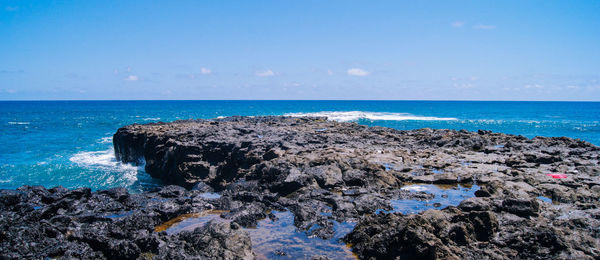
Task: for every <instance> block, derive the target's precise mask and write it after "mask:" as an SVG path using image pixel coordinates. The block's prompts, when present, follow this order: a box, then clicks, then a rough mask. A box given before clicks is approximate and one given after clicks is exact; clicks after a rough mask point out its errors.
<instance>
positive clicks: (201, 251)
mask: <svg viewBox="0 0 600 260" xmlns="http://www.w3.org/2000/svg"><path fill="white" fill-rule="evenodd" d="M113 143H114V147H115V153H116V156H117V158H118V159H119V160H121V161H123V162H127V163H136V164H142V163H145V170H146V171H147V172H148V173H149V174H151V175H152V176H154V177H156V178H160V179H162V180H163V181H164V182H166V183H170V184H176V185H179V186H167V187H164V188H162V189H161V190H158V191H155V192H147V193H143V194H129V193H127V192H126V191H125V190H124V189H113V190H108V191H98V192H90V190H89V189H78V190H66V189H62V188H55V189H50V190H46V189H44V188H41V187H22V188H20V189H18V190H3V191H1V192H0V207H2V213H1V214H2V216H1V219H0V221H1V222H0V225H1V227H2V233H1V234H0V243H1V247H2V250H1V252H2V254H3V255H2V256H0V257H3V258H22V257H25V258H32V257H33V258H38V257H45V256H49V257H64V258H123V259H136V258H137V259H147V258H153V259H172V258H175V259H177V258H180V259H184V258H185V259H188V258H214V259H217V258H218V259H221V258H227V259H240V258H255V257H258V258H265V257H266V258H271V257H272V258H275V257H277V258H281V257H289V258H298V257H303V258H311V257H313V258H315V259H319V258H321V259H326V258H327V257H329V258H338V259H339V258H352V257H354V256H352V255H351V254H345V251H344V250H347V248H346V247H345V246H344V243H348V244H349V245H351V247H352V250H353V251H354V253H355V254H356V256H358V257H359V258H365V259H368V258H378V259H379V258H381V259H387V258H429V259H436V258H467V259H469V258H471V259H472V258H506V259H509V258H510V259H513V258H549V257H554V258H598V257H599V255H600V252H599V250H598V248H600V240H599V237H600V210H599V209H598V205H599V200H600V182H599V175H600V168H599V166H598V165H599V159H600V149H599V148H598V147H595V146H593V145H591V144H589V143H586V142H583V141H579V140H573V139H570V138H534V139H527V138H525V137H521V136H514V135H506V134H500V133H491V132H489V131H479V132H468V131H454V130H432V129H419V130H411V131H398V130H394V129H388V128H381V127H366V126H361V125H358V124H354V123H338V122H332V121H327V120H325V119H324V118H291V117H252V118H250V117H230V118H223V119H215V120H190V121H176V122H172V123H155V124H146V125H130V126H126V127H124V128H121V129H119V130H118V131H117V133H116V134H115V135H114V137H113ZM553 174H555V175H553ZM556 174H561V175H560V176H558V175H556ZM563 175H564V176H563ZM556 177H558V178H556ZM563 177H566V178H563ZM433 185H435V187H438V188H435V189H433V188H432V187H433ZM182 187H185V188H187V189H185V188H182ZM207 192H216V193H218V194H219V195H218V196H214V195H210V194H214V193H210V194H209V195H207ZM426 209H429V210H427V211H424V210H426ZM423 211H424V212H423ZM216 215H218V217H215V216H216ZM282 218H283V220H282ZM277 225H293V230H294V231H293V232H298V233H299V235H298V234H296V235H294V236H291V238H289V237H285V236H279V237H278V236H275V235H274V237H275V238H276V239H278V240H277V241H281V240H286V241H287V240H290V241H291V242H289V243H288V244H285V243H283V244H278V245H277V247H275V246H273V247H269V246H268V245H269V243H272V241H274V240H269V239H272V238H265V237H260V236H258V237H257V235H261V234H262V233H265V232H262V229H263V228H271V230H276V229H280V230H284V231H285V232H292V231H290V229H289V228H278V227H280V226H277ZM285 227H287V226H285ZM265 230H268V229H265ZM282 232H283V231H282ZM267 233H268V232H267ZM303 239H304V240H306V239H318V241H332V242H331V244H326V245H319V248H320V249H323V247H325V248H324V249H323V250H322V251H319V250H316V249H315V248H310V249H311V250H312V249H315V250H312V251H311V250H306V251H308V252H310V254H309V255H307V254H306V253H305V252H301V249H298V250H300V251H295V250H296V249H293V248H294V247H293V246H290V245H294V244H295V245H300V244H302V243H301V242H302V240H303ZM340 239H341V240H340ZM294 241H295V242H294ZM315 241H316V240H315ZM306 244H307V245H308V244H311V243H306ZM312 244H315V243H312ZM264 245H267V246H264ZM327 246H331V248H332V249H331V252H333V253H331V252H330V253H329V254H328V252H327ZM333 248H337V249H336V250H339V251H335V250H333Z"/></svg>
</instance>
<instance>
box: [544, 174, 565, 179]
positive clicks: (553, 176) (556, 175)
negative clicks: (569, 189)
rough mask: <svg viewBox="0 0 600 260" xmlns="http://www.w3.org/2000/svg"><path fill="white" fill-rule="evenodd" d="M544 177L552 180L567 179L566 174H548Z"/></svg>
mask: <svg viewBox="0 0 600 260" xmlns="http://www.w3.org/2000/svg"><path fill="white" fill-rule="evenodd" d="M546 176H550V177H552V178H554V179H566V178H567V175H566V174H560V173H548V174H546Z"/></svg>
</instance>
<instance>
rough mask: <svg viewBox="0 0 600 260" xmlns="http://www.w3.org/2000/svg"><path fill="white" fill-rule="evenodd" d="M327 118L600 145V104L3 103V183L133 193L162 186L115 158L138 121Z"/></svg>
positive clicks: (0, 163)
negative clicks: (117, 143)
mask: <svg viewBox="0 0 600 260" xmlns="http://www.w3.org/2000/svg"><path fill="white" fill-rule="evenodd" d="M286 114H287V115H294V116H302V115H324V116H329V117H330V119H334V120H338V121H354V122H358V123H360V124H365V125H370V126H373V125H377V126H386V127H392V128H397V129H415V128H423V127H430V128H451V129H467V130H478V129H486V130H492V131H495V132H503V133H510V134H520V135H524V136H526V137H534V136H568V137H573V138H580V139H583V140H585V141H588V142H591V143H593V144H596V145H599V144H600V103H599V102H467V101H6V102H0V133H1V135H0V145H1V146H2V149H0V188H16V187H19V186H21V185H25V184H28V185H44V186H47V187H53V186H56V185H63V186H65V187H68V188H75V187H81V186H89V187H92V188H93V189H101V188H109V187H116V186H125V187H128V188H129V189H130V190H131V191H142V190H147V189H152V188H153V187H156V186H158V185H161V183H160V182H159V181H157V180H154V179H152V178H150V177H149V176H148V175H147V174H145V173H144V172H143V170H141V169H139V168H137V167H134V166H131V165H122V164H119V163H117V162H116V161H115V159H114V155H113V151H112V140H111V136H112V134H113V133H114V132H115V131H116V130H117V129H118V128H119V127H121V126H124V125H127V124H132V123H148V122H157V121H165V122H166V121H172V120H177V119H188V118H215V117H219V116H231V115H286Z"/></svg>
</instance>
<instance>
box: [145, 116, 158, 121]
mask: <svg viewBox="0 0 600 260" xmlns="http://www.w3.org/2000/svg"><path fill="white" fill-rule="evenodd" d="M158 120H160V117H147V118H144V121H158Z"/></svg>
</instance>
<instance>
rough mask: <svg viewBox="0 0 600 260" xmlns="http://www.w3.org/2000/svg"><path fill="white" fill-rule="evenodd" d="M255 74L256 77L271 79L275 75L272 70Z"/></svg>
mask: <svg viewBox="0 0 600 260" xmlns="http://www.w3.org/2000/svg"><path fill="white" fill-rule="evenodd" d="M255 74H256V76H259V77H272V76H275V74H276V73H275V72H273V71H272V70H269V69H267V70H259V71H257V72H256V73H255Z"/></svg>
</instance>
